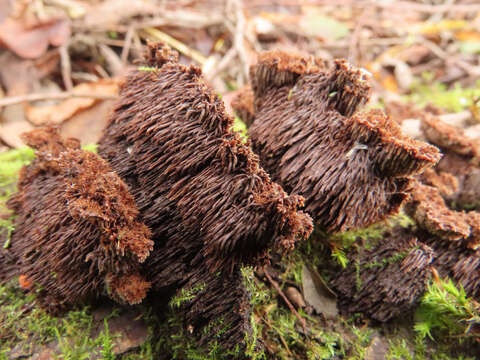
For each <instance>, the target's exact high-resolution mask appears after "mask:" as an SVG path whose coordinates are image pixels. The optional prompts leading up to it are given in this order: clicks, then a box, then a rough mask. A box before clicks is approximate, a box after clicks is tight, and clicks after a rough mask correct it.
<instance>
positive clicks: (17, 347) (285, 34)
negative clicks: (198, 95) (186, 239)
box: [0, 0, 480, 360]
mask: <svg viewBox="0 0 480 360" xmlns="http://www.w3.org/2000/svg"><path fill="white" fill-rule="evenodd" d="M3 3H4V4H2V5H0V6H5V8H4V9H2V10H5V11H1V12H0V49H1V50H0V81H1V87H0V111H1V117H0V188H1V189H2V190H1V192H0V202H1V203H0V216H1V217H0V231H2V232H3V234H7V235H8V233H10V232H11V231H12V230H13V229H12V227H11V222H10V218H9V217H10V216H11V214H9V213H8V212H7V211H6V210H5V207H4V202H5V201H6V199H7V198H8V195H9V194H10V193H11V192H12V191H13V187H14V183H15V179H16V176H17V174H18V171H19V170H20V167H21V166H22V165H23V164H26V163H28V162H29V161H30V160H31V159H32V156H33V153H32V151H31V150H30V149H26V148H25V147H24V145H23V143H22V141H21V139H20V134H21V133H22V132H24V131H28V130H30V129H33V128H36V127H39V126H42V125H45V124H51V123H53V124H57V125H59V126H60V129H61V133H62V134H63V135H65V136H73V137H77V138H79V139H80V140H81V142H82V144H83V145H92V144H95V143H96V142H97V141H98V139H99V137H100V134H101V131H102V129H103V127H104V126H105V122H106V119H107V115H108V113H109V111H110V108H111V106H112V104H113V102H114V101H115V98H116V96H117V94H118V87H119V84H120V83H121V81H122V78H124V76H125V75H126V74H127V73H128V71H129V70H130V69H133V68H135V63H134V61H135V60H136V59H138V58H139V57H140V55H141V53H142V51H143V49H144V45H145V43H146V41H147V40H155V41H162V42H164V43H167V44H168V45H169V46H171V47H172V48H174V49H176V50H177V51H179V53H180V55H181V56H180V61H181V62H183V63H186V64H190V63H193V64H196V65H198V66H200V67H201V68H202V71H203V74H204V76H205V78H206V81H207V82H208V83H209V85H210V86H212V87H213V88H214V89H215V91H216V92H217V93H218V94H219V95H221V97H222V99H223V101H224V102H225V104H226V107H227V110H228V111H229V112H231V113H232V114H233V111H232V110H231V106H230V102H231V100H232V99H233V98H234V97H235V95H236V94H237V93H238V90H239V89H241V88H242V87H243V86H244V85H245V84H247V82H248V69H249V66H250V65H252V64H254V63H255V61H256V56H257V54H258V53H259V52H261V51H265V50H271V49H282V50H286V51H295V52H304V53H309V54H313V55H315V56H317V57H320V58H323V59H325V60H326V61H332V60H333V59H336V58H345V59H347V60H348V61H349V62H350V63H352V64H354V65H355V66H357V67H361V68H364V69H366V70H368V71H369V72H370V73H371V74H372V88H373V91H372V97H371V100H370V103H369V104H368V105H367V107H375V108H382V109H383V110H385V111H386V112H387V114H389V115H390V116H392V117H393V118H394V119H397V118H398V119H402V120H403V123H402V129H403V130H404V131H405V132H406V133H407V134H409V135H411V136H414V137H421V134H419V127H420V125H419V124H420V118H419V115H418V114H420V113H421V112H422V111H423V110H422V109H424V108H425V107H428V108H429V109H434V110H435V113H437V114H438V115H439V116H440V117H441V118H442V119H444V120H448V121H449V123H451V124H455V125H458V126H460V127H461V128H463V129H464V131H465V136H467V137H469V138H472V139H476V138H479V137H480V60H479V59H480V4H478V1H475V0H471V1H469V0H457V1H449V0H445V1H443V0H432V1H413V0H411V1H371V0H362V1H355V0H338V1H335V0H331V1H302V0H298V1H296V0H276V1H265V0H244V1H241V0H226V1H214V0H211V1H209V0H198V1H196V0H179V1H168V0H167V1H161V0H158V1H157V0H154V1H147V0H103V1H100V0H83V1H73V0H37V1H18V2H11V1H10V2H9V1H4V2H3ZM235 128H236V130H239V131H242V132H244V130H245V124H243V123H242V122H241V120H240V119H239V118H238V117H237V118H236V121H235ZM93 148H94V147H93V146H90V149H93ZM394 225H399V226H409V225H411V220H409V219H408V218H407V217H406V216H405V215H403V214H401V215H399V216H397V217H395V218H394V219H392V220H389V221H388V222H386V223H382V224H378V225H375V226H373V227H370V228H368V229H364V230H361V231H358V232H354V233H347V234H338V235H334V236H327V235H325V234H314V235H313V236H312V238H311V239H310V240H309V241H308V243H305V244H302V245H300V246H299V248H297V249H296V250H295V251H294V252H293V253H292V254H291V255H289V256H288V257H278V259H277V258H276V256H275V255H273V259H272V265H271V266H269V267H267V268H265V269H259V270H257V271H256V272H254V271H253V270H252V269H245V277H246V279H248V280H247V282H248V285H249V288H250V289H249V290H250V291H251V293H252V294H253V299H252V303H253V305H254V319H255V322H256V326H255V331H256V333H257V336H258V338H260V339H262V341H263V343H264V347H265V356H266V357H267V358H279V359H359V360H360V359H371V360H373V359H475V358H480V355H477V354H480V353H476V351H477V350H478V342H479V341H478V340H479V338H478V337H475V336H474V337H473V339H472V337H471V336H466V337H462V336H457V335H455V336H449V333H448V329H437V330H438V331H437V332H433V331H432V332H431V333H430V332H429V331H424V332H423V335H424V336H420V335H419V334H420V333H422V332H421V323H420V320H419V313H418V312H414V313H411V314H405V316H403V317H401V318H400V319H396V320H393V321H391V322H389V323H387V324H379V323H376V322H374V321H369V320H368V319H367V318H364V317H362V315H360V314H355V315H354V316H351V315H348V314H344V313H343V312H342V311H341V310H342V309H340V314H338V312H339V309H338V305H337V303H336V297H335V294H334V293H333V292H332V290H330V289H329V287H328V285H327V284H328V277H329V271H328V266H329V264H331V266H332V267H338V266H340V267H342V266H346V262H348V259H347V257H346V255H345V252H346V251H347V250H348V247H349V246H351V244H353V243H356V244H363V245H365V244H367V243H368V242H369V241H376V240H378V239H379V238H381V237H382V236H383V232H384V231H386V230H388V229H389V228H391V227H392V226H394ZM325 238H328V239H329V240H330V243H336V244H341V245H339V246H338V247H336V248H335V249H334V250H335V251H331V250H332V249H331V248H330V247H329V246H327V245H326V244H327V243H329V242H328V241H327V242H325ZM346 244H347V245H346ZM0 246H8V244H7V243H5V244H0ZM448 286H449V285H448V283H446V282H445V283H442V282H439V283H436V284H432V287H431V288H430V289H429V294H430V295H431V294H434V293H435V291H437V293H436V294H441V295H442V296H444V298H443V299H437V300H438V301H439V303H440V302H442V301H444V302H445V303H448V305H449V306H452V307H453V308H454V309H457V310H458V309H463V308H462V306H463V307H464V308H467V305H466V304H467V301H474V300H471V299H466V298H465V299H464V296H463V294H461V293H458V294H457V293H455V290H453V289H450V290H451V292H449V291H450V290H448V289H449V288H448ZM445 289H447V290H445ZM452 294H453V295H452ZM150 301H153V300H150ZM459 304H460V305H459ZM474 307H475V306H474ZM292 308H293V309H296V311H292ZM477 310H478V308H475V311H477ZM477 314H478V311H477V312H475V313H474V315H475V316H476V315H477ZM447 315H448V314H447ZM447 317H448V316H447ZM454 319H455V320H453V321H460V322H461V321H464V322H465V321H467V320H468V318H462V317H461V316H459V317H458V318H454ZM450 320H451V319H450ZM302 323H304V325H305V326H303V325H302ZM419 324H420V326H419ZM448 324H449V323H448V320H447V321H446V322H444V323H443V325H442V326H445V327H448ZM419 329H420V330H419ZM423 330H425V329H423ZM427 330H430V329H427ZM427 333H428V335H429V336H425V334H427ZM184 335H185V334H183V333H182V332H181V331H180V330H179V328H178V326H177V324H175V319H174V318H173V317H172V314H155V312H154V311H153V310H152V307H151V306H150V305H149V303H148V302H146V303H144V304H141V305H140V306H137V307H122V306H119V305H116V304H113V303H111V302H109V301H106V300H105V301H100V302H99V303H98V304H89V305H88V306H85V307H80V308H78V309H74V310H72V311H70V312H68V313H66V314H65V315H63V316H61V317H53V316H50V315H48V314H46V313H45V312H43V311H42V310H40V309H38V308H37V307H36V306H34V296H32V295H26V293H25V291H24V289H23V288H22V286H21V284H20V283H19V282H18V281H12V282H10V283H8V284H4V285H0V360H6V359H36V360H39V359H72V360H75V359H159V358H165V359H169V358H179V359H181V358H192V359H197V358H199V357H198V355H197V354H196V353H195V351H194V349H190V348H189V346H190V345H189V342H188V336H186V335H185V336H184ZM430 335H431V336H430ZM217 356H219V354H217V353H216V352H215V351H214V350H212V352H211V353H210V354H209V356H207V358H217Z"/></svg>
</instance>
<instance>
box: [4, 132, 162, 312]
mask: <svg viewBox="0 0 480 360" xmlns="http://www.w3.org/2000/svg"><path fill="white" fill-rule="evenodd" d="M24 141H25V143H26V144H27V145H29V146H31V147H32V148H34V149H35V150H36V159H35V160H34V161H33V162H32V163H31V164H30V165H27V166H25V167H24V168H23V169H22V170H21V172H20V178H19V181H18V192H17V193H15V194H14V195H12V197H11V198H10V199H9V201H8V203H7V205H8V207H9V208H10V209H12V210H13V211H14V212H15V214H16V219H15V231H14V233H13V234H12V239H11V247H10V248H9V249H8V251H4V253H5V254H4V257H5V258H7V256H8V257H9V258H13V259H15V262H16V263H15V264H10V265H11V266H10V270H8V271H6V273H9V274H10V275H9V276H12V275H14V274H15V275H19V274H20V279H21V280H22V285H23V287H25V288H28V289H29V290H30V291H32V292H36V293H37V295H38V296H37V300H38V301H39V302H40V304H41V305H42V306H43V307H45V308H46V309H47V310H50V311H58V310H63V309H64V308H66V307H68V306H69V305H73V304H77V303H79V302H81V301H82V300H88V299H91V298H94V297H98V296H100V295H106V294H105V293H106V292H108V295H109V296H110V297H112V298H113V299H115V300H117V301H120V302H125V303H130V304H134V303H138V302H140V301H141V300H142V299H143V298H144V297H145V295H146V292H147V290H148V289H149V287H150V284H149V282H147V281H146V280H145V279H144V277H143V276H142V275H141V271H140V263H141V262H143V261H144V260H145V259H146V257H147V256H148V254H149V252H150V251H151V250H152V248H153V242H152V241H151V240H150V239H149V237H150V231H149V230H148V228H147V227H146V226H145V225H144V224H143V223H141V222H140V221H139V220H138V210H137V208H136V207H135V202H134V199H133V197H132V196H131V195H130V194H129V192H128V189H127V186H126V185H125V183H123V181H122V180H120V178H119V177H118V176H117V175H116V174H115V173H114V172H113V170H112V169H111V168H110V166H109V165H108V164H107V163H106V162H105V161H104V160H102V159H101V158H100V157H98V156H97V155H96V154H94V153H91V152H88V151H84V150H81V149H80V145H79V142H78V140H76V139H67V140H63V139H62V138H61V137H60V136H59V134H58V132H57V130H56V129H54V128H46V129H39V130H34V131H32V132H30V133H27V134H24ZM7 254H8V255H7ZM12 269H14V271H12Z"/></svg>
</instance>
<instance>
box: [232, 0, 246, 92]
mask: <svg viewBox="0 0 480 360" xmlns="http://www.w3.org/2000/svg"><path fill="white" fill-rule="evenodd" d="M231 6H232V8H233V10H234V11H235V31H234V32H233V34H232V35H233V46H234V47H235V49H236V51H237V54H238V57H239V59H240V61H241V63H242V75H243V77H244V78H243V80H244V81H246V80H247V79H248V66H249V64H248V56H247V52H246V50H245V28H246V23H247V21H246V19H245V15H244V14H243V2H242V1H241V0H231ZM239 85H240V86H241V85H243V84H239Z"/></svg>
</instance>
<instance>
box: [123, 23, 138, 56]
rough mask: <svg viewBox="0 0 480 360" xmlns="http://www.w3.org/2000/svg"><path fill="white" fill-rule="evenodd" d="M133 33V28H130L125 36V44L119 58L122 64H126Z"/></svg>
mask: <svg viewBox="0 0 480 360" xmlns="http://www.w3.org/2000/svg"><path fill="white" fill-rule="evenodd" d="M134 32H135V29H134V28H133V26H130V27H129V28H128V30H127V33H126V34H125V42H124V44H123V49H122V55H121V56H120V59H121V60H122V63H124V64H126V63H127V60H128V55H129V54H130V46H131V45H132V41H133V34H134Z"/></svg>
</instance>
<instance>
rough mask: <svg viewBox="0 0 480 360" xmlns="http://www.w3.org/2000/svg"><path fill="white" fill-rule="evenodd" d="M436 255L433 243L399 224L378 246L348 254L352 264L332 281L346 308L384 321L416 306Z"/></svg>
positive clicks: (340, 300) (340, 301) (342, 304)
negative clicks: (422, 241)
mask: <svg viewBox="0 0 480 360" xmlns="http://www.w3.org/2000/svg"><path fill="white" fill-rule="evenodd" d="M433 257H434V255H433V251H432V249H431V248H430V247H428V246H426V245H424V244H422V243H420V242H418V241H417V239H416V238H415V237H414V236H412V235H411V234H410V233H409V232H408V230H406V229H403V228H400V227H397V228H394V229H392V231H391V232H390V233H389V234H386V235H385V238H384V239H383V241H382V242H381V243H380V244H379V245H378V246H376V247H375V248H373V249H370V250H366V249H363V248H358V253H356V252H352V253H351V254H349V258H350V262H349V264H350V265H349V266H348V268H347V269H346V270H344V271H341V272H339V273H338V275H337V276H336V277H335V278H334V280H333V281H332V283H331V285H332V286H333V288H334V290H335V291H336V292H337V295H338V297H339V305H340V307H341V308H342V309H344V310H345V311H346V312H348V313H350V314H352V313H357V312H361V313H364V314H366V315H367V316H369V317H371V318H372V319H375V320H377V321H381V322H385V321H388V320H390V319H392V318H394V317H396V316H398V315H401V314H403V315H404V314H406V313H409V312H411V311H412V310H413V309H414V307H415V305H416V304H417V303H418V302H419V300H420V297H421V295H422V294H423V293H424V291H425V289H426V287H427V284H428V281H429V279H430V276H431V271H430V264H431V262H432V261H433Z"/></svg>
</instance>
